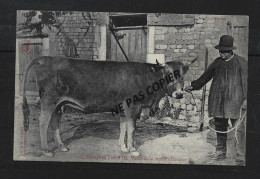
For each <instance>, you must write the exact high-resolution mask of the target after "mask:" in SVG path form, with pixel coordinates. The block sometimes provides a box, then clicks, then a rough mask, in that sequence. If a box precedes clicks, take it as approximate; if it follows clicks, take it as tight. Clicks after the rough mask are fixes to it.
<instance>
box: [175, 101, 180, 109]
mask: <svg viewBox="0 0 260 179" xmlns="http://www.w3.org/2000/svg"><path fill="white" fill-rule="evenodd" d="M173 107H174V108H180V107H181V103H178V102H176V103H173Z"/></svg>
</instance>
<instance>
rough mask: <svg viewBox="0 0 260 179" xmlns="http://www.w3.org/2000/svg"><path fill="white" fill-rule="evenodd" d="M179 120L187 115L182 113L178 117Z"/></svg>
mask: <svg viewBox="0 0 260 179" xmlns="http://www.w3.org/2000/svg"><path fill="white" fill-rule="evenodd" d="M178 119H179V120H185V119H186V116H184V115H183V114H180V115H179V117H178Z"/></svg>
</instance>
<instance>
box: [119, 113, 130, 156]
mask: <svg viewBox="0 0 260 179" xmlns="http://www.w3.org/2000/svg"><path fill="white" fill-rule="evenodd" d="M126 124H127V122H126V119H125V118H123V117H120V136H119V141H118V145H119V146H120V149H121V151H122V152H129V151H128V149H127V148H126V144H125V137H126Z"/></svg>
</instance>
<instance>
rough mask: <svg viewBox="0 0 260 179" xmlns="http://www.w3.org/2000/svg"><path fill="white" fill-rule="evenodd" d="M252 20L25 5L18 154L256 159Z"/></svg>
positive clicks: (122, 159)
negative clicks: (251, 116)
mask: <svg viewBox="0 0 260 179" xmlns="http://www.w3.org/2000/svg"><path fill="white" fill-rule="evenodd" d="M248 23H249V18H248V16H236V15H205V14H204V15H200V14H166V13H129V12H127V13H124V12H72V11H36V10H35V11H34V10H20V11H17V34H16V81H15V119H14V151H13V152H14V153H13V158H14V160H18V161H24V160H26V161H60V162H110V163H150V164H187V165H240V166H244V165H246V160H245V159H246V156H245V154H246V116H247V115H246V109H247V59H248V31H249V29H248V28H249V26H248V25H249V24H248Z"/></svg>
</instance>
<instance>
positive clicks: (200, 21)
mask: <svg viewBox="0 0 260 179" xmlns="http://www.w3.org/2000/svg"><path fill="white" fill-rule="evenodd" d="M203 22H204V20H203V19H198V20H197V21H196V23H197V24H202V23H203Z"/></svg>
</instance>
